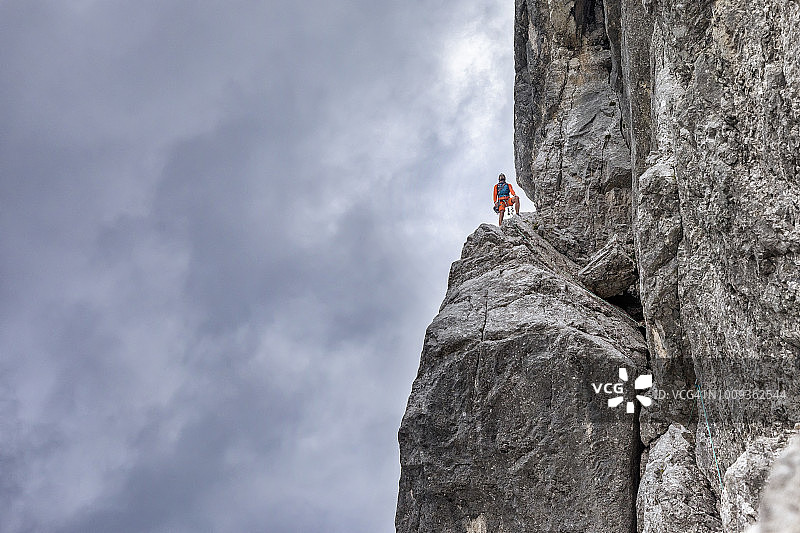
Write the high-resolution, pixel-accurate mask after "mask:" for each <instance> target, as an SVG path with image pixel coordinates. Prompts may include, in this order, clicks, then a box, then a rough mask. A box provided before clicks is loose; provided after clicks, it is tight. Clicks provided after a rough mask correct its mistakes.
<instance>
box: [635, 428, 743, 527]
mask: <svg viewBox="0 0 800 533" xmlns="http://www.w3.org/2000/svg"><path fill="white" fill-rule="evenodd" d="M636 509H637V513H638V517H639V519H638V531H639V533H685V532H687V531H692V532H695V533H711V532H714V533H717V532H719V533H721V532H722V531H723V529H722V524H721V523H720V519H719V516H718V514H717V511H716V508H715V498H714V494H713V492H712V491H711V489H710V487H709V485H708V481H707V480H706V479H705V478H704V477H703V475H702V474H701V472H700V469H699V468H698V467H697V465H696V464H695V461H694V436H693V435H692V433H691V432H689V431H687V430H686V428H684V427H683V426H681V425H678V424H672V425H671V426H670V427H669V428H668V429H667V432H666V433H664V434H663V435H662V436H661V437H659V438H658V439H657V440H655V441H654V442H653V443H652V445H651V446H650V450H649V452H648V459H647V465H646V467H645V470H644V475H643V476H642V480H641V483H640V485H639V495H638V497H637V501H636ZM725 531H728V530H725Z"/></svg>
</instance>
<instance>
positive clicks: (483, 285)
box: [396, 215, 646, 533]
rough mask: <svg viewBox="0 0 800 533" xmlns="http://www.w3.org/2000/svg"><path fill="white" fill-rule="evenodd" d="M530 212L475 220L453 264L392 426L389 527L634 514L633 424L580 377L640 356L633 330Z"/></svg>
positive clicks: (443, 527)
mask: <svg viewBox="0 0 800 533" xmlns="http://www.w3.org/2000/svg"><path fill="white" fill-rule="evenodd" d="M530 221H531V219H530V218H527V217H526V216H525V215H523V216H518V217H515V218H514V219H512V221H511V222H509V223H508V224H506V225H504V227H503V228H502V230H501V229H499V228H497V227H494V226H488V225H483V226H481V227H480V228H478V230H477V231H476V232H475V233H474V234H473V235H471V236H470V237H469V239H467V242H466V244H465V245H464V251H463V253H462V256H461V259H460V260H459V261H456V262H455V263H454V264H453V267H452V269H451V272H450V280H449V284H448V290H447V295H446V296H445V299H444V303H443V304H442V307H441V310H440V312H439V314H438V316H437V317H436V318H435V319H434V321H433V323H432V324H431V325H430V327H429V328H428V331H427V334H426V336H425V343H424V347H423V351H422V361H421V364H420V369H419V374H418V376H417V379H416V381H415V382H414V387H413V390H412V393H411V398H410V400H409V403H408V409H407V411H406V414H405V416H404V418H403V423H402V426H401V428H400V456H401V464H402V476H401V479H400V498H399V502H398V510H397V521H396V523H397V530H398V531H399V532H403V533H405V532H412V531H413V532H417V531H419V532H422V531H426V532H427V531H430V532H434V531H435V532H446V531H453V532H456V531H469V530H470V528H472V529H473V530H476V528H478V526H476V525H475V524H477V523H479V522H480V523H483V524H485V527H486V531H505V532H520V533H522V532H526V531H531V530H532V528H533V527H534V525H535V529H536V530H538V531H573V532H579V531H580V532H596V533H600V532H609V533H611V532H619V531H630V530H631V527H632V524H633V523H634V519H635V518H634V516H633V509H634V506H633V501H634V499H635V494H636V488H637V487H636V484H637V479H638V474H636V475H634V473H638V469H639V453H640V448H639V446H640V444H639V436H638V424H637V421H636V418H635V416H634V415H629V414H627V413H626V412H625V410H624V409H617V410H616V411H614V410H610V409H608V407H607V405H606V401H607V400H606V396H604V395H599V394H596V393H595V392H594V391H593V390H592V388H591V385H590V384H591V383H592V382H597V383H603V382H606V381H609V380H614V381H616V378H617V376H618V372H619V368H620V367H623V368H626V369H630V371H631V372H632V373H633V372H636V371H637V369H641V368H643V367H644V366H645V365H646V359H645V344H644V339H643V338H642V335H641V333H640V332H639V330H638V329H637V325H636V323H635V322H633V321H632V320H631V319H630V318H629V317H628V316H626V315H625V314H624V313H623V312H622V311H620V310H619V309H617V308H616V307H614V306H612V305H610V304H608V303H606V302H605V301H603V300H601V299H600V298H598V297H597V296H595V295H593V294H592V293H590V292H589V291H587V290H586V289H584V288H583V287H581V286H580V285H579V284H578V283H577V282H575V281H574V280H572V279H570V278H571V275H570V272H571V271H574V270H577V266H576V265H574V263H572V262H571V261H570V260H569V259H567V258H565V257H564V256H563V255H561V254H560V253H559V252H558V251H556V250H555V249H554V248H553V247H552V246H551V245H549V244H548V243H547V242H546V241H544V240H543V239H542V238H541V237H540V236H539V235H538V234H537V233H536V232H535V231H534V229H533V227H532V225H531V222H530ZM576 495H580V497H577V496H576ZM478 529H479V528H478Z"/></svg>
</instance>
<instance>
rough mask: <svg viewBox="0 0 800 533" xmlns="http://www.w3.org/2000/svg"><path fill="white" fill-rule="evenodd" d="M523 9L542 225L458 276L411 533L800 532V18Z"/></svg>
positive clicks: (411, 476)
mask: <svg viewBox="0 0 800 533" xmlns="http://www.w3.org/2000/svg"><path fill="white" fill-rule="evenodd" d="M515 9H516V22H515V28H514V32H515V36H514V43H515V57H516V85H515V155H516V166H517V168H516V170H517V178H518V183H519V185H520V186H521V187H522V188H523V189H524V190H525V192H526V193H527V195H528V196H529V197H530V198H531V199H533V201H534V202H535V203H536V206H537V215H535V216H522V217H517V218H515V219H513V220H512V221H510V222H508V223H505V224H504V226H503V228H494V227H489V226H485V225H484V226H481V227H480V228H479V229H478V230H477V231H476V232H475V233H474V234H473V235H472V236H470V237H469V238H468V240H467V243H466V244H465V246H464V250H463V253H462V257H461V259H460V260H459V261H456V263H454V264H453V267H452V269H451V274H450V279H449V283H448V292H447V296H446V297H445V301H444V302H443V304H442V307H441V309H440V313H439V315H438V316H437V317H436V318H435V319H434V321H433V323H432V324H431V326H430V327H429V329H428V332H427V334H426V338H425V343H424V347H423V352H422V359H421V363H420V370H419V374H418V376H417V379H416V381H415V383H414V387H413V390H412V394H411V398H410V399H409V404H408V409H407V411H406V415H405V417H404V419H403V422H402V425H401V429H400V434H399V439H400V452H401V465H402V474H401V480H400V494H399V499H398V512H397V519H396V524H397V530H398V531H399V532H410V531H415V532H416V531H419V532H429V531H430V532H434V531H437V532H438V531H453V532H461V531H469V532H490V531H503V532H512V531H513V532H516V531H519V532H522V531H551V532H577V531H591V532H601V531H602V532H605V531H625V532H629V531H639V532H673V531H674V532H679V531H703V532H705V531H708V532H711V531H726V532H740V531H742V532H743V531H746V530H748V528H759V529H758V530H759V531H762V532H766V531H800V529H798V528H800V521H798V520H793V519H792V518H791V516H792V515H791V513H792V512H794V513H795V515H794V517H795V518H796V517H797V504H796V500H794V501H795V504H794V505H793V504H792V503H791V502H792V501H793V500H792V497H793V496H796V495H797V483H798V477H797V461H796V458H797V453H798V452H797V444H794V445H792V444H790V443H791V442H792V439H793V438H794V440H795V441H796V440H797V438H795V437H793V434H794V433H795V432H796V430H795V426H796V424H797V423H798V422H800V373H798V361H799V360H800V359H798V357H799V356H800V301H799V300H798V298H800V295H799V293H800V254H799V253H800V229H798V225H797V223H798V220H800V176H799V175H800V159H799V158H800V155H798V154H800V152H799V151H798V148H800V99H799V98H798V96H799V95H798V91H800V3H798V2H796V1H794V0H790V1H777V0H764V1H763V2H761V3H759V4H758V5H754V4H752V5H751V4H749V3H745V2H744V1H743V0H716V1H713V0H699V1H696V2H681V1H678V0H644V1H643V0H605V1H603V0H527V1H526V0H517V1H516V3H515ZM621 368H623V369H625V370H624V375H623V374H622V373H620V369H621ZM647 374H649V375H652V387H647V388H646V390H644V388H643V390H636V389H635V387H634V386H633V385H634V380H633V378H634V376H640V375H647ZM627 377H630V379H624V378H627ZM614 385H616V386H617V387H616V388H615V387H614ZM637 394H639V396H640V398H639V399H637V398H636V395H637ZM617 396H620V397H621V398H622V399H621V400H620V401H621V402H622V403H621V404H619V407H616V408H612V407H610V405H611V404H610V403H609V400H613V398H614V397H617ZM641 397H645V399H641ZM650 399H652V400H650ZM628 405H630V406H631V407H632V409H633V412H632V413H629V412H627V411H628V410H627V409H626V408H625V407H626V406H628ZM785 449H786V451H784V450H785ZM781 453H784V454H785V457H784V458H782V459H780V460H779V461H778V463H776V459H777V458H778V457H780V456H781ZM765 487H767V488H766V489H765ZM762 494H763V495H764V496H763V498H762ZM762 499H763V501H762ZM787 502H788V503H787ZM759 509H761V511H759ZM787 517H789V518H787ZM759 520H760V523H759V524H758V525H756V523H757V522H759Z"/></svg>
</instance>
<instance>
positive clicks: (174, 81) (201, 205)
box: [0, 0, 529, 533]
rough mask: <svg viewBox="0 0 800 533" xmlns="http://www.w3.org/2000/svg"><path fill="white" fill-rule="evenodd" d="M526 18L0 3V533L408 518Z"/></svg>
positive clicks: (108, 0) (287, 7)
mask: <svg viewBox="0 0 800 533" xmlns="http://www.w3.org/2000/svg"><path fill="white" fill-rule="evenodd" d="M513 11H514V4H513V2H511V1H510V0H504V1H499V0H491V1H488V2H487V1H480V0H448V1H447V2H445V1H442V0H436V1H434V0H403V1H393V0H390V1H388V2H374V1H372V0H349V1H335V0H334V1H331V0H308V1H306V2H302V3H295V2H278V1H276V0H266V1H239V0H226V1H224V2H223V1H213V2H212V1H188V0H167V1H164V0H158V1H148V0H138V1H135V2H133V1H114V0H51V1H41V0H0V65H1V66H0V201H1V202H2V204H1V205H0V313H2V320H1V322H0V531H1V532H2V533H19V532H56V533H67V532H69V533H73V532H74V533H78V532H81V533H84V532H89V531H97V532H137V533H138V532H170V533H176V532H192V533H196V532H205V531H209V532H269V533H284V532H286V533H289V532H292V533H296V532H321V533H322V532H324V533H337V532H347V533H389V532H392V531H394V511H395V503H396V497H397V482H398V478H399V473H400V468H399V458H398V448H397V429H398V427H399V424H400V419H401V417H402V413H403V411H404V409H405V403H406V400H407V397H408V393H409V391H410V388H411V383H412V381H413V379H414V376H415V373H416V370H417V366H418V364H419V352H420V349H421V346H422V339H423V335H424V331H425V327H426V326H427V324H428V323H429V322H430V321H431V319H432V318H433V316H434V315H435V313H436V312H437V309H438V306H439V303H440V301H441V299H442V297H443V295H444V292H445V288H446V282H447V272H448V268H449V265H450V263H451V262H452V261H454V260H455V259H457V258H458V256H459V254H460V249H461V245H462V243H463V242H464V240H465V238H466V236H467V235H468V234H469V233H470V232H472V231H473V230H474V229H475V228H476V227H477V226H478V225H479V224H480V223H482V222H493V221H495V214H494V213H493V212H492V210H491V207H492V206H491V187H492V185H493V184H494V183H495V180H496V176H497V173H498V172H505V173H506V174H507V175H509V176H513V173H514V169H513V144H512V134H513V124H512V120H513V109H512V97H513V78H514V70H513V49H512V46H513V14H514V13H513ZM526 208H527V209H529V206H525V205H523V209H526Z"/></svg>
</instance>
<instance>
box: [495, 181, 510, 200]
mask: <svg viewBox="0 0 800 533" xmlns="http://www.w3.org/2000/svg"><path fill="white" fill-rule="evenodd" d="M510 195H511V191H510V190H509V188H508V183H498V184H497V197H498V198H502V197H503V196H510Z"/></svg>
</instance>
